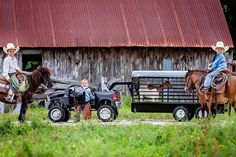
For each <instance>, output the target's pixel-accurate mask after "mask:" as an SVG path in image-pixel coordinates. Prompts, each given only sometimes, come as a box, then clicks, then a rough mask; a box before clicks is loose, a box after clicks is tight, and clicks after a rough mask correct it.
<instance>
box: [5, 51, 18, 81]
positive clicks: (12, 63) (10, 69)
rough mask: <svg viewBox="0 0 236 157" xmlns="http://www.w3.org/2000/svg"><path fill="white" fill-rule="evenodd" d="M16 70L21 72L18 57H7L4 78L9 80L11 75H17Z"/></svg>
mask: <svg viewBox="0 0 236 157" xmlns="http://www.w3.org/2000/svg"><path fill="white" fill-rule="evenodd" d="M16 70H20V67H19V66H18V63H17V60H16V57H11V56H9V55H8V56H7V57H6V58H5V59H4V61H3V74H2V75H3V76H4V77H5V78H6V79H7V80H9V79H10V76H9V73H15V72H16Z"/></svg>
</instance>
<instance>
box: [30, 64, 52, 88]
mask: <svg viewBox="0 0 236 157" xmlns="http://www.w3.org/2000/svg"><path fill="white" fill-rule="evenodd" d="M45 73H47V74H49V75H50V74H51V72H50V70H49V69H48V68H42V67H40V68H37V69H36V70H34V71H33V72H32V74H30V75H28V80H29V83H30V85H31V87H34V88H37V87H38V86H39V85H40V84H41V83H42V75H43V74H45Z"/></svg>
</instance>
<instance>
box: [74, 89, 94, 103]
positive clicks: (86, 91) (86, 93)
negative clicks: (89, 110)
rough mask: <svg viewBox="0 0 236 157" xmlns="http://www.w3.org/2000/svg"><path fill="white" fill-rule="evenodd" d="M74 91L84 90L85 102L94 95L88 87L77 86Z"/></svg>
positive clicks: (81, 91) (92, 98) (80, 91)
mask: <svg viewBox="0 0 236 157" xmlns="http://www.w3.org/2000/svg"><path fill="white" fill-rule="evenodd" d="M76 92H79V93H83V92H85V101H86V102H88V101H91V100H94V99H95V96H94V95H93V93H92V91H91V89H90V88H88V87H86V88H83V87H79V88H78V89H77V90H76Z"/></svg>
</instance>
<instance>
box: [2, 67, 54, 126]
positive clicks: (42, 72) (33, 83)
mask: <svg viewBox="0 0 236 157" xmlns="http://www.w3.org/2000/svg"><path fill="white" fill-rule="evenodd" d="M50 76H51V72H50V70H49V69H48V68H43V67H38V68H37V69H36V70H34V71H33V72H32V74H30V75H26V77H27V79H28V83H29V89H28V90H27V91H25V92H24V93H22V99H21V100H22V105H21V109H20V115H19V117H18V120H19V121H22V122H23V121H24V120H25V118H26V117H25V114H26V110H27V104H28V102H29V101H30V100H31V98H32V96H33V94H34V92H35V91H36V90H37V89H38V87H39V86H40V84H44V85H45V86H46V87H47V88H51V87H52V86H53V83H52V80H51V79H50ZM6 95H7V93H6V92H0V101H1V102H5V103H8V102H6V101H5V97H6Z"/></svg>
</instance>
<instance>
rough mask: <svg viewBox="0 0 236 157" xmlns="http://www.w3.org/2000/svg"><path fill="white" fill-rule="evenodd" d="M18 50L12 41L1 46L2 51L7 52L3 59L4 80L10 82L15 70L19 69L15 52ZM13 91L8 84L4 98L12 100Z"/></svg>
mask: <svg viewBox="0 0 236 157" xmlns="http://www.w3.org/2000/svg"><path fill="white" fill-rule="evenodd" d="M19 50H20V48H19V47H15V46H14V44H13V43H8V44H7V46H6V47H3V51H4V52H5V53H6V54H7V57H5V59H4V61H3V74H2V75H3V76H4V77H5V78H6V80H7V81H8V82H9V83H10V78H11V76H13V75H14V74H15V73H16V71H21V69H20V67H19V66H18V63H17V60H16V57H15V54H16V53H17V52H18V51H19ZM13 97H14V93H13V88H12V86H11V85H10V88H9V91H8V94H7V97H6V98H5V99H6V101H9V102H11V101H12V100H13Z"/></svg>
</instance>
